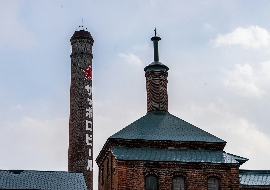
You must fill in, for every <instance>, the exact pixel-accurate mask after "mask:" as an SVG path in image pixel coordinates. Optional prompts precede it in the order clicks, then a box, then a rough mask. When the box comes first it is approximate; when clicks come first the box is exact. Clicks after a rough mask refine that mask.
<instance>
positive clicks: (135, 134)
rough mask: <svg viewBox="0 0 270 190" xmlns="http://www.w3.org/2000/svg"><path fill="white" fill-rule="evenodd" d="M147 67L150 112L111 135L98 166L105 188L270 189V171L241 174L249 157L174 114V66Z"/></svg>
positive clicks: (100, 186)
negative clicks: (171, 92) (227, 148)
mask: <svg viewBox="0 0 270 190" xmlns="http://www.w3.org/2000/svg"><path fill="white" fill-rule="evenodd" d="M151 40H152V41H153V44H154V62H152V63H151V64H150V65H148V66H146V67H145V69H144V71H145V77H146V91H147V113H146V115H145V116H143V117H141V118H140V119H138V120H136V121H134V122H133V123H131V124H130V125H128V126H127V127H125V128H123V129H122V130H120V131H119V132H117V133H115V134H114V135H112V136H110V137H109V138H108V139H107V141H106V143H105V145H104V146H103V148H102V150H101V151H100V153H99V155H98V157H97V159H96V162H97V165H98V167H99V178H98V189H99V190H135V189H136V190H142V189H145V190H220V189H221V190H238V189H270V172H269V171H247V170H239V167H240V165H242V164H244V163H245V162H246V161H247V160H248V159H246V158H243V157H240V156H236V155H233V154H230V153H226V152H225V151H224V147H225V145H226V141H224V140H222V139H220V138H218V137H216V136H214V135H212V134H210V133H208V132H206V131H204V130H202V129H200V128H198V127H196V126H194V125H192V124H190V123H188V122H186V121H184V120H182V119H180V118H178V117H176V116H174V115H172V114H170V113H169V112H168V94H167V82H168V80H167V77H168V70H169V68H168V67H167V66H166V65H164V64H162V63H161V62H159V55H158V41H159V40H161V38H160V37H158V36H157V35H156V34H155V36H154V37H152V38H151Z"/></svg>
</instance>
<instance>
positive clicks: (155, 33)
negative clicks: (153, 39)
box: [154, 28, 157, 36]
mask: <svg viewBox="0 0 270 190" xmlns="http://www.w3.org/2000/svg"><path fill="white" fill-rule="evenodd" d="M154 31H155V36H157V29H156V28H155V30H154Z"/></svg>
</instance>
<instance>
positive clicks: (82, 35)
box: [70, 29, 94, 41]
mask: <svg viewBox="0 0 270 190" xmlns="http://www.w3.org/2000/svg"><path fill="white" fill-rule="evenodd" d="M86 38H88V39H92V40H93V37H92V35H91V34H90V32H88V31H87V30H84V29H83V30H79V31H75V32H74V34H73V35H72V37H71V38H70V41H72V40H75V39H86ZM93 41H94V40H93Z"/></svg>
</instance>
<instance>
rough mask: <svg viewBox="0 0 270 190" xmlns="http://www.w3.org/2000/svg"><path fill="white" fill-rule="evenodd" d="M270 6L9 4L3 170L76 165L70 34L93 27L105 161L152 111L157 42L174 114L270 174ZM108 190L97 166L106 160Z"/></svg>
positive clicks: (4, 22) (2, 0) (1, 51)
mask: <svg viewBox="0 0 270 190" xmlns="http://www.w3.org/2000/svg"><path fill="white" fill-rule="evenodd" d="M269 10H270V2H269V1H266V0H265V1H263V0H258V1H251V0H250V1H249V0H242V1H241V0H238V1H235V0H226V1H225V0H224V1H222V0H219V1H217V0H197V1H194V0H190V1H183V0H182V1H179V0H171V1H165V0H163V1H161V0H153V1H146V0H136V1H131V0H128V1H127V0H125V1H124V0H122V1H120V0H114V1H109V0H108V1H102V0H99V1H90V0H88V1H83V0H81V1H75V0H73V1H71V0H62V1H61V0H59V1H52V0H51V1H49V0H46V1H45V0H44V1H41V0H40V1H34V0H32V1H30V0H24V1H12V0H0V27H1V30H0V66H1V67H0V108H1V109H0V169H25V170H26V169H28V170H47V171H48V170H52V171H54V170H63V171H66V170H67V160H68V157H67V155H68V119H69V87H70V53H71V45H70V41H69V40H70V37H71V36H72V35H73V33H74V31H75V30H76V29H78V26H79V25H81V24H82V23H81V22H82V18H83V20H84V23H83V24H84V26H85V27H87V28H88V31H89V32H90V33H91V34H92V36H93V38H94V40H95V42H94V46H93V54H94V59H93V101H94V157H95V158H96V157H97V155H98V153H99V151H100V150H101V148H102V146H103V144H104V142H105V141H106V139H107V138H108V137H109V136H111V135H112V134H114V133H115V132H117V131H119V130H120V129H122V128H123V127H125V126H127V125H128V124H130V123H132V122H133V121H135V120H137V119H139V118H140V117H142V116H144V115H145V114H146V90H145V76H144V71H143V69H144V67H145V66H146V65H148V64H150V63H151V62H152V61H153V46H152V42H151V40H150V38H151V37H152V36H153V35H154V31H153V30H154V28H155V27H157V33H158V35H159V36H160V37H161V38H162V40H161V41H160V43H159V47H160V48H159V50H160V52H159V54H160V61H161V62H162V63H163V64H166V65H167V66H168V67H169V68H170V70H169V77H168V80H169V83H168V94H169V112H170V113H172V114H173V115H175V116H177V117H179V118H181V119H184V120H185V121H187V122H189V123H192V124H194V125H195V126H197V127H199V128H201V129H203V130H206V131H208V132H209V133H211V134H213V135H215V136H217V137H219V138H221V139H223V140H225V141H227V145H226V147H225V151H226V152H229V153H232V154H236V155H239V156H242V157H246V158H248V159H249V161H248V162H246V163H245V164H243V165H242V166H241V168H243V169H265V170H266V169H268V170H270V166H269V160H270V151H269V148H270V126H269V124H270V117H269V116H270V98H269V96H270V11H269ZM94 170H95V180H94V186H95V189H96V188H97V170H98V168H97V166H96V164H95V166H94Z"/></svg>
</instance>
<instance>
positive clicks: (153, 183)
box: [145, 176, 157, 190]
mask: <svg viewBox="0 0 270 190" xmlns="http://www.w3.org/2000/svg"><path fill="white" fill-rule="evenodd" d="M145 184H146V190H157V178H156V177H155V176H147V177H146V178H145Z"/></svg>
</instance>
